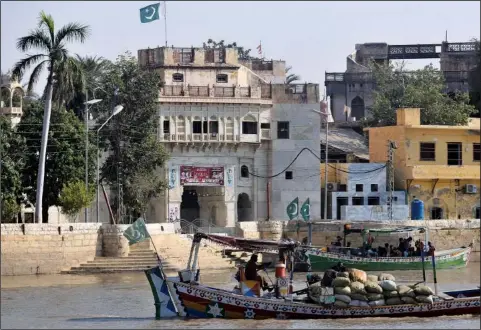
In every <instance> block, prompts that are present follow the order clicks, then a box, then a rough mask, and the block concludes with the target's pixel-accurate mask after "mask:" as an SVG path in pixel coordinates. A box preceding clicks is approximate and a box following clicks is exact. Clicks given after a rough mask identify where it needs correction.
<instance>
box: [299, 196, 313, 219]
mask: <svg viewBox="0 0 481 330" xmlns="http://www.w3.org/2000/svg"><path fill="white" fill-rule="evenodd" d="M300 213H301V216H302V219H304V221H309V220H310V218H311V204H310V201H309V198H308V199H306V201H305V202H304V204H302V207H301V212H300Z"/></svg>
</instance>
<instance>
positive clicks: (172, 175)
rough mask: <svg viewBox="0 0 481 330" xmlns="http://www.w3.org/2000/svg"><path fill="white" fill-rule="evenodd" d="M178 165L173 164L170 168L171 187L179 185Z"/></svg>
mask: <svg viewBox="0 0 481 330" xmlns="http://www.w3.org/2000/svg"><path fill="white" fill-rule="evenodd" d="M178 171H179V169H178V167H177V166H171V167H170V168H169V189H173V188H175V187H177V177H178Z"/></svg>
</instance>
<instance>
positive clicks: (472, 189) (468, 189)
mask: <svg viewBox="0 0 481 330" xmlns="http://www.w3.org/2000/svg"><path fill="white" fill-rule="evenodd" d="M477 192H478V187H476V185H474V184H467V185H465V186H464V193H465V194H476V193H477Z"/></svg>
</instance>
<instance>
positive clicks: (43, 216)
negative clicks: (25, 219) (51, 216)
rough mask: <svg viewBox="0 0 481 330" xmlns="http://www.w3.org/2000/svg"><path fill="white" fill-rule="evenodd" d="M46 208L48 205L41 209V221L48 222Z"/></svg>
mask: <svg viewBox="0 0 481 330" xmlns="http://www.w3.org/2000/svg"><path fill="white" fill-rule="evenodd" d="M48 209H49V206H48V205H47V207H44V208H43V209H42V223H48Z"/></svg>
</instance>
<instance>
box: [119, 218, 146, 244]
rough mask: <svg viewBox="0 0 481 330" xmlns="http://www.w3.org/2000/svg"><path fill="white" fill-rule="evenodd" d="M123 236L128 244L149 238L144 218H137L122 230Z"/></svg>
mask: <svg viewBox="0 0 481 330" xmlns="http://www.w3.org/2000/svg"><path fill="white" fill-rule="evenodd" d="M124 236H125V238H127V239H128V240H129V245H132V244H135V243H138V242H140V241H143V240H145V239H148V238H150V235H149V232H148V231H147V227H146V226H145V222H144V219H142V218H138V219H137V220H136V221H135V222H134V223H133V224H132V226H130V227H129V228H127V229H126V230H125V231H124Z"/></svg>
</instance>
